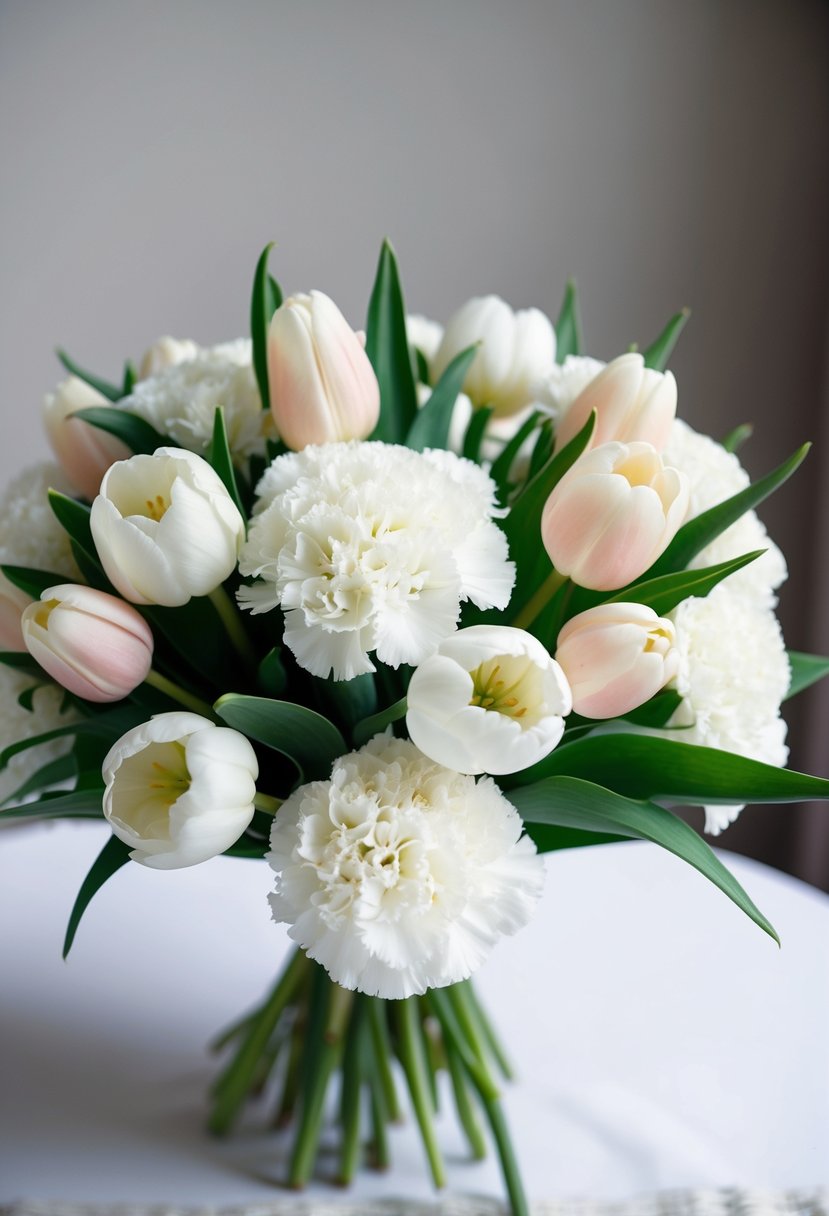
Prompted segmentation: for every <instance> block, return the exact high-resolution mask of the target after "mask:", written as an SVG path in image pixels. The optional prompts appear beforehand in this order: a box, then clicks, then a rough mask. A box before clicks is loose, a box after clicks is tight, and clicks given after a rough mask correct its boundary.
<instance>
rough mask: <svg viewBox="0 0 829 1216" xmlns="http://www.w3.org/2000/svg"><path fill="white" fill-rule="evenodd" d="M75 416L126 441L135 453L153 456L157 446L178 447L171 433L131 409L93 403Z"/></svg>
mask: <svg viewBox="0 0 829 1216" xmlns="http://www.w3.org/2000/svg"><path fill="white" fill-rule="evenodd" d="M72 417H73V418H82V419H83V421H84V422H88V423H89V424H90V426H94V427H97V428H98V430H99V431H106V432H107V433H108V434H110V435H114V436H115V437H116V439H120V440H121V441H122V443H125V444H126V445H127V447H128V448H129V449H130V451H131V452H132V453H133V455H136V456H143V455H147V456H151V455H152V454H153V452H155V451H156V449H157V448H178V447H181V444H178V443H176V441H175V439H171V438H170V436H169V435H162V434H161V432H160V431H157V430H156V429H155V427H154V426H153V425H152V424H151V423H149V422H147V420H146V418H139V416H138V414H131V413H130V412H129V410H116V409H112V408H111V407H109V406H105V405H93V406H90V407H89V408H88V409H83V410H76V411H75V413H74V414H73V415H72Z"/></svg>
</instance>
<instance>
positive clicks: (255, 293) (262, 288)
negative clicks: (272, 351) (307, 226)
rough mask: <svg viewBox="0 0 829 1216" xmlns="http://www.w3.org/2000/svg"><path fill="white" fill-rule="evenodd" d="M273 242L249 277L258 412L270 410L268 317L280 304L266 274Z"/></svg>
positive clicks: (277, 289)
mask: <svg viewBox="0 0 829 1216" xmlns="http://www.w3.org/2000/svg"><path fill="white" fill-rule="evenodd" d="M273 246H274V242H273V241H270V242H269V243H268V244H267V245H266V246H265V248H264V249H263V250H262V253H261V254H260V257H259V261H258V262H257V263H256V270H255V272H254V275H253V289H252V291H251V297H250V336H251V339H252V341H253V370H254V372H255V373H256V383H257V384H258V385H259V396H260V397H261V398H262V408H263V409H266V410H267V409H270V406H271V394H270V389H269V387H268V327H269V325H270V323H271V317H272V316H273V314H274V313H275V312H276V310H277V308H278V307H279V305H280V304H281V303H282V291H281V290H280V287H279V284H278V283H277V281H276V279H274V278H272V277H271V276H270V275H269V274H268V258H269V257H270V253H271V250H272V249H273Z"/></svg>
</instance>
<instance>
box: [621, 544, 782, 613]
mask: <svg viewBox="0 0 829 1216" xmlns="http://www.w3.org/2000/svg"><path fill="white" fill-rule="evenodd" d="M765 552H766V550H765V549H755V551H754V552H753V553H744V554H743V555H742V557H733V558H732V559H731V560H730V561H727V562H717V564H716V565H715V566H704V567H703V568H702V569H701V570H679V571H678V572H677V573H676V574H662V575H660V576H659V577H658V578H649V579H646V580H644V581H643V582H640V583H633V584H632V585H631V586H630V587H623V588H622V590H621V591H617V592H616V593H615V595H612V596H611V597H610V598H609V599H607V600H604V601H603V602H604V603H606V604H619V603H621V604H627V603H636V604H644V605H645V607H646V608H652V609H653V610H654V612H655V613H656V614H657V615H658V616H665V614H666V613H668V612H671V611H673V609H674V608H676V606H677V604H681V603H682V601H683V600H684V599H687V598H688V596H690V595H695V596H698V597H700V598H701V597H702V596H705V595H707V594H708V592H709V591H711V590H712V589H713V588H714V587H716V585H717V583H721V582H722V580H723V579H724V578H728V576H729V574H734V573H735V571H737V570H742V568H743V567H744V566H747V565H749V563H750V562H753V561H756V560H757V558H758V557H762V556H763V554H764V553H765Z"/></svg>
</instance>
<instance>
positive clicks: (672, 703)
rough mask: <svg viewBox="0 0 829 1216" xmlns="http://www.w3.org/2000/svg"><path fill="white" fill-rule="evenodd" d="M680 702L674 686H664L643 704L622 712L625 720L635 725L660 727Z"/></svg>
mask: <svg viewBox="0 0 829 1216" xmlns="http://www.w3.org/2000/svg"><path fill="white" fill-rule="evenodd" d="M681 704H682V697H681V696H680V695H679V693H678V692H677V691H676V689H675V688H665V689H663V690H662V692H658V693H656V695H655V696H653V697H651V699H650V700H649V701H646V702H645V703H644V705H640V706H638V707H637V708H636V709H632V710H630V712H629V713H626V714H623V715H622V717H623V718H624V721H625V722H633V723H634V724H635V725H636V726H649V727H656V728H658V727H660V726H664V725H665V723H666V722H668V721H669V720H670V718H671V717H672V716H673V715H674V714H675V713H676V711H677V710H678V709H679V707H680V705H681Z"/></svg>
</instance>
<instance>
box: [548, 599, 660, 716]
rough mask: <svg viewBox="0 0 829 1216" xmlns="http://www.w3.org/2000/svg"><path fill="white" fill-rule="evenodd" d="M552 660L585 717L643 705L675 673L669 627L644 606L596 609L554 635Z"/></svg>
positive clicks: (609, 606) (608, 713) (577, 708)
mask: <svg viewBox="0 0 829 1216" xmlns="http://www.w3.org/2000/svg"><path fill="white" fill-rule="evenodd" d="M556 660H557V661H558V662H559V663H560V664H561V667H562V668H563V670H564V674H565V675H566V676H567V679H568V681H569V684H570V687H571V689H572V690H573V709H574V710H575V711H576V713H577V714H581V715H582V716H583V717H585V718H616V717H618V716H619V715H620V714H626V713H629V712H630V710H632V709H636V707H637V706H638V705H644V703H645V701H649V700H650V698H651V697H652V696H654V694H655V693H657V692H659V690H660V689H661V688H664V687H665V685H666V684H668V683H669V682H670V681H671V680H672V679H673V678H674V677H675V676H676V674H677V672H678V670H679V651H678V650H677V649H676V634H675V631H674V627H673V624H672V623H671V622H670V621H669V620H666V619H665V618H664V617H659V616H657V615H656V613H655V612H654V611H653V609H652V608H647V607H646V606H645V605H644V604H624V603H618V604H599V606H598V607H597V608H589V609H588V610H587V611H586V612H580V613H579V614H578V616H574V617H573V618H572V619H571V620H569V621H568V622H567V624H566V625H565V626H564V628H563V629H562V631H561V633H560V634H559V635H558V647H557V649H556Z"/></svg>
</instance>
